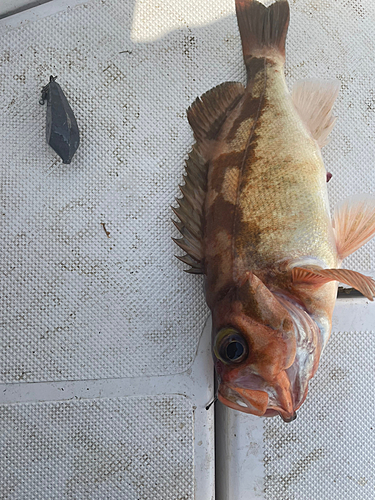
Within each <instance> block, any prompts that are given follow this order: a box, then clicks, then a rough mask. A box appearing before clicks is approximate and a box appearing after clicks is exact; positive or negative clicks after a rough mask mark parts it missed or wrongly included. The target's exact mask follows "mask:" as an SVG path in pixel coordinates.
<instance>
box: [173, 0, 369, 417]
mask: <svg viewBox="0 0 375 500" xmlns="http://www.w3.org/2000/svg"><path fill="white" fill-rule="evenodd" d="M236 9H237V18H238V24H239V28H240V34H241V39H242V46H243V52H244V60H245V64H246V67H247V76H248V81H247V86H246V87H244V86H243V85H242V84H240V83H235V82H229V83H224V84H222V85H220V86H218V87H216V88H214V89H212V90H211V91H209V92H207V93H206V94H204V95H203V96H202V97H201V99H197V101H196V102H195V103H194V104H193V105H192V106H191V108H189V110H188V119H189V122H190V125H191V126H192V128H193V131H194V135H195V139H196V145H195V146H194V148H193V151H192V153H191V154H190V157H189V160H188V161H187V167H186V171H187V175H186V176H185V186H182V187H181V190H182V193H183V195H184V196H183V198H182V199H181V200H178V202H179V205H180V206H179V208H177V209H174V211H175V214H176V215H177V217H178V218H179V221H180V222H177V223H175V224H176V226H177V228H178V229H179V231H180V232H181V233H182V235H183V238H182V239H181V240H176V242H177V243H178V244H179V246H180V247H181V248H183V249H184V250H185V251H186V253H187V254H186V255H185V256H184V257H181V258H180V259H181V260H182V261H183V262H185V263H187V264H190V265H191V266H192V268H191V270H190V272H194V273H202V274H204V275H205V289H206V299H207V304H208V306H209V307H210V309H211V311H212V318H213V331H212V334H213V351H214V360H215V368H216V372H217V375H218V385H219V388H218V395H219V399H220V400H221V401H222V402H223V403H225V404H226V405H228V406H230V407H232V408H235V409H238V410H241V411H244V412H248V413H253V414H255V415H260V416H272V415H276V414H279V415H281V417H282V418H283V419H284V420H285V421H291V420H293V419H294V418H295V415H296V413H295V412H296V410H297V409H298V408H299V407H300V405H301V404H302V403H303V401H304V399H305V398H306V395H307V388H308V382H309V380H310V379H311V378H312V377H313V375H314V374H315V372H316V369H317V367H318V363H319V358H320V354H321V352H322V350H323V348H324V346H325V345H326V343H327V341H328V338H329V335H330V332H331V318H332V313H333V308H334V305H335V300H336V294H337V281H338V280H340V281H342V282H344V283H348V284H351V285H352V286H354V287H355V288H357V289H359V290H360V291H362V292H363V293H364V294H365V295H367V296H368V297H369V298H370V299H371V300H372V296H373V294H374V291H375V284H374V282H373V281H372V280H371V279H370V278H367V277H365V276H362V275H360V274H359V273H355V272H353V271H346V270H341V269H338V267H339V265H340V264H341V261H342V260H343V258H345V257H346V256H347V255H349V254H350V253H352V252H353V251H354V250H356V249H357V248H359V246H361V245H362V244H363V243H365V242H366V241H368V240H369V239H370V238H371V237H372V235H373V234H374V232H375V203H374V199H373V198H371V197H367V198H361V199H360V200H359V201H358V200H355V201H354V202H352V201H350V200H349V201H348V202H346V203H345V204H344V205H343V206H342V207H341V209H339V210H337V211H336V213H335V217H334V221H331V217H330V212H329V202H328V193H327V186H326V181H327V173H326V170H325V168H324V165H323V161H322V157H321V152H320V149H321V147H322V146H323V145H324V143H325V141H326V138H327V136H328V134H329V132H330V130H331V129H332V127H333V124H334V119H333V117H332V114H331V109H332V106H333V103H334V100H335V98H336V95H337V92H338V86H337V84H336V83H332V82H328V83H327V82H319V81H314V80H310V81H305V82H302V83H298V84H296V85H295V88H294V90H293V94H292V95H290V94H289V92H288V89H287V87H286V83H285V78H284V71H283V65H284V60H285V38H286V32H287V28H288V22H289V5H288V2H287V1H286V0H279V1H277V2H276V3H274V4H272V5H271V6H270V7H268V8H266V7H265V6H264V5H262V4H260V3H259V2H257V1H255V0H236ZM353 220H354V221H356V222H355V223H354V224H353V223H352V222H353ZM348 221H349V222H350V223H348Z"/></svg>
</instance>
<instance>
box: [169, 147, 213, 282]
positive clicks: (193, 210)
mask: <svg viewBox="0 0 375 500" xmlns="http://www.w3.org/2000/svg"><path fill="white" fill-rule="evenodd" d="M185 168H186V175H184V180H185V185H184V186H180V189H181V192H182V194H183V197H182V198H178V199H176V201H177V203H178V204H179V207H177V208H174V207H172V210H173V212H174V213H175V215H176V216H177V217H178V218H179V220H180V222H176V221H173V223H174V225H175V226H176V227H177V229H178V230H179V231H180V233H181V234H182V238H180V239H175V238H172V239H173V241H174V242H175V243H176V244H177V245H178V246H179V247H180V248H182V249H183V250H184V251H185V252H186V255H184V256H183V257H177V258H178V259H180V260H181V261H182V262H185V263H186V264H188V265H190V266H191V269H189V270H188V271H187V272H190V273H194V274H201V273H203V267H202V265H203V262H202V261H203V248H202V215H203V204H204V199H205V197H206V190H207V167H206V161H205V160H204V158H203V157H202V155H201V154H200V153H199V151H198V149H197V145H194V146H193V149H192V150H191V152H190V154H189V158H188V159H187V161H186V166H185Z"/></svg>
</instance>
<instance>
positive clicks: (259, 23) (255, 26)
mask: <svg viewBox="0 0 375 500" xmlns="http://www.w3.org/2000/svg"><path fill="white" fill-rule="evenodd" d="M236 12H237V22H238V27H239V30H240V35H241V40H242V50H243V56H244V60H245V64H246V66H248V64H249V63H250V60H251V59H252V58H253V57H257V58H259V57H267V58H269V59H273V60H280V59H281V60H282V62H283V61H284V60H285V39H286V33H287V31H288V25H289V4H288V1H287V0H277V1H276V2H275V3H273V4H272V5H270V6H269V7H266V6H265V5H263V4H262V3H260V2H258V1H257V0H236Z"/></svg>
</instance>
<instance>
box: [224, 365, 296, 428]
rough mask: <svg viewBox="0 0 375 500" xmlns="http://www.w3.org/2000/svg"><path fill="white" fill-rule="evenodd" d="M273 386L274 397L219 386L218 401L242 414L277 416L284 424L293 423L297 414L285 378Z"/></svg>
mask: <svg viewBox="0 0 375 500" xmlns="http://www.w3.org/2000/svg"><path fill="white" fill-rule="evenodd" d="M279 378H280V379H281V380H279V381H278V383H277V384H276V385H275V389H276V397H274V396H270V395H269V394H268V393H267V392H266V391H262V390H253V389H243V388H241V387H237V386H234V385H232V384H225V385H223V384H220V387H219V392H218V399H219V401H221V402H222V403H223V404H225V405H226V406H228V407H229V408H233V409H234V410H238V411H241V412H243V413H250V414H252V415H257V416H259V417H274V416H276V415H279V416H280V417H281V418H282V419H283V420H284V422H293V420H295V419H296V417H297V413H296V411H295V408H294V405H293V395H292V392H291V391H290V384H289V383H288V384H285V378H287V376H286V374H285V376H284V375H282V376H281V377H279Z"/></svg>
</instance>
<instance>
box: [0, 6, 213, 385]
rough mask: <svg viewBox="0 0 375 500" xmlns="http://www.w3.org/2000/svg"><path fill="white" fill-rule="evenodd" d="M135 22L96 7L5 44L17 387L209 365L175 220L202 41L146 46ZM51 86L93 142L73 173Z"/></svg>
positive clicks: (0, 264) (5, 35)
mask: <svg viewBox="0 0 375 500" xmlns="http://www.w3.org/2000/svg"><path fill="white" fill-rule="evenodd" d="M132 14H133V5H132V3H131V2H122V1H108V2H92V3H89V4H87V5H80V6H78V7H76V8H73V9H68V10H67V11H65V12H60V13H59V14H57V15H54V16H51V17H48V18H45V19H41V20H39V21H38V22H35V23H26V24H25V25H24V26H23V27H20V28H17V29H13V30H4V31H3V32H2V34H1V39H0V110H1V119H0V149H1V151H2V157H1V185H2V195H1V214H0V215H1V222H0V223H1V231H2V235H3V236H2V242H1V249H0V253H1V258H0V275H1V280H0V288H1V293H0V296H1V310H2V314H1V318H0V322H1V332H2V341H3V348H2V349H1V354H0V358H1V359H0V367H1V369H0V371H1V380H2V381H5V382H14V381H39V380H64V379H81V378H82V379H89V378H107V377H129V376H130V377H135V376H140V375H159V374H172V373H177V372H182V371H184V370H186V369H187V367H188V366H189V365H190V364H191V362H192V360H193V359H194V356H195V351H196V347H197V342H198V339H199V335H200V333H201V331H202V328H203V324H204V321H205V319H206V317H207V309H206V306H205V303H204V298H203V293H202V282H201V278H200V277H196V276H195V277H192V276H188V275H186V274H185V273H183V272H182V269H183V265H182V264H181V263H179V262H178V261H177V260H176V259H175V258H174V253H175V250H176V248H174V244H173V242H172V240H171V235H172V234H175V232H174V229H173V225H172V223H171V222H170V216H171V214H172V212H171V210H170V205H171V204H172V203H173V202H174V197H175V196H177V195H178V182H179V181H180V178H181V173H182V170H183V159H184V157H186V153H187V151H188V149H189V147H190V145H191V143H192V137H191V133H190V131H189V129H188V124H187V122H186V120H185V108H186V107H187V106H188V104H189V103H190V101H191V100H192V98H193V95H194V96H195V92H191V91H187V90H186V89H185V80H186V76H185V75H186V73H187V69H188V68H189V67H190V66H192V65H193V66H194V68H195V66H196V65H195V64H194V63H192V62H191V61H190V60H189V50H190V48H191V46H190V45H189V44H191V43H193V42H190V39H189V38H187V35H186V34H184V33H183V31H181V32H180V33H177V34H175V35H174V36H173V37H172V38H170V39H168V40H166V41H165V40H162V41H160V42H159V43H155V44H151V45H133V44H132V42H131V41H130V27H131V19H132ZM99 26H100V29H99V28H98V27H99ZM193 45H194V44H193ZM193 49H194V47H193ZM194 72H195V71H194ZM50 74H53V75H55V76H57V81H58V82H59V83H60V85H61V87H62V88H63V90H64V92H65V94H66V96H67V97H68V99H69V101H70V104H71V106H72V108H73V110H74V112H75V115H76V118H77V121H78V124H79V127H80V131H81V145H80V148H79V150H78V152H77V153H76V155H75V157H74V159H73V162H72V163H71V165H69V166H65V165H63V164H62V162H61V160H60V159H59V158H58V157H57V156H56V154H55V153H54V152H53V151H52V150H51V149H50V148H49V147H48V146H47V144H46V141H45V112H46V110H45V106H44V107H42V106H40V105H39V104H38V100H39V98H40V90H41V88H42V86H43V85H45V84H46V83H47V82H48V79H49V75H50ZM166 88H169V89H170V90H169V91H168V92H166V91H165V89H166ZM103 223H104V224H105V229H106V230H107V231H108V232H109V233H110V234H109V237H107V235H106V232H105V231H104V228H103V226H102V224H103Z"/></svg>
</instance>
